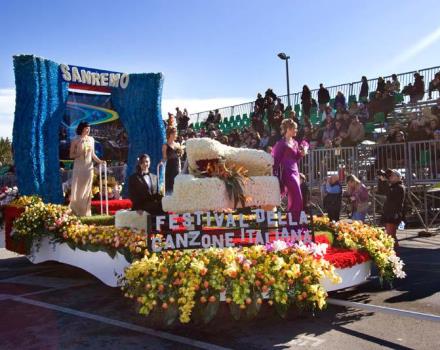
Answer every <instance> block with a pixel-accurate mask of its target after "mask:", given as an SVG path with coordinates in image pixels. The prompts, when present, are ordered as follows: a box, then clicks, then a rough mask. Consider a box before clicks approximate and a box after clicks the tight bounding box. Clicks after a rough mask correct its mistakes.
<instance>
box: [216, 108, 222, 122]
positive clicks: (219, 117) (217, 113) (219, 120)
mask: <svg viewBox="0 0 440 350" xmlns="http://www.w3.org/2000/svg"><path fill="white" fill-rule="evenodd" d="M221 121H222V115H221V114H220V112H219V111H218V109H216V110H215V111H214V124H220V122H221Z"/></svg>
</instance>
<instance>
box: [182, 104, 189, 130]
mask: <svg viewBox="0 0 440 350" xmlns="http://www.w3.org/2000/svg"><path fill="white" fill-rule="evenodd" d="M180 123H181V130H186V129H187V128H188V123H189V115H188V111H187V110H186V108H184V109H183V114H182V118H180Z"/></svg>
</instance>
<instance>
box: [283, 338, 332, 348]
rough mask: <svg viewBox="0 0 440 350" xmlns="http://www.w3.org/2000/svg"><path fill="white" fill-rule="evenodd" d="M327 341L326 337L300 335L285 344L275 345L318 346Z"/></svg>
mask: <svg viewBox="0 0 440 350" xmlns="http://www.w3.org/2000/svg"><path fill="white" fill-rule="evenodd" d="M323 343H325V340H324V339H319V338H317V337H311V336H308V335H299V336H297V337H296V338H295V339H293V340H291V341H289V342H288V343H284V344H276V345H275V346H279V347H281V346H286V345H288V346H306V347H314V348H315V347H317V346H320V345H322V344H323Z"/></svg>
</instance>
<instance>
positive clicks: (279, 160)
mask: <svg viewBox="0 0 440 350" xmlns="http://www.w3.org/2000/svg"><path fill="white" fill-rule="evenodd" d="M297 132H298V126H297V124H296V123H295V122H294V121H293V120H292V119H284V120H283V122H282V123H281V133H282V134H283V138H282V139H281V140H279V141H278V142H277V143H276V145H275V146H274V148H273V150H272V156H273V157H274V173H275V175H276V176H278V178H279V179H280V184H281V195H285V194H286V193H287V199H288V208H287V210H288V211H289V212H290V213H292V218H293V219H294V220H295V221H296V222H299V218H300V215H301V211H302V209H303V199H302V195H301V184H300V176H299V170H298V161H299V160H300V159H301V158H302V157H304V156H305V155H306V153H307V149H308V145H307V143H306V142H301V144H300V145H299V144H298V142H296V141H295V139H294V137H295V136H296V134H297Z"/></svg>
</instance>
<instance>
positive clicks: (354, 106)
mask: <svg viewBox="0 0 440 350" xmlns="http://www.w3.org/2000/svg"><path fill="white" fill-rule="evenodd" d="M358 112H359V106H358V104H357V102H356V101H352V102H351V103H350V107H349V108H348V114H349V115H350V117H354V116H355V115H357V114H358Z"/></svg>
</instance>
